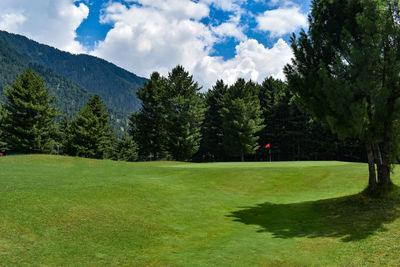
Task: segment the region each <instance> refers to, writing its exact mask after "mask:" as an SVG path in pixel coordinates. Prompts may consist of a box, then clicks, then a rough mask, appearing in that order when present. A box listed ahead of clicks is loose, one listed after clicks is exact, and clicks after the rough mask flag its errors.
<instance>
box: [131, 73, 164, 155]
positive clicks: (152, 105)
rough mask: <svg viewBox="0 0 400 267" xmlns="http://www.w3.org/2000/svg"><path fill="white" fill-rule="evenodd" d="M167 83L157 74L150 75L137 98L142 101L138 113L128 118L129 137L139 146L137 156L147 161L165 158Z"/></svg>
mask: <svg viewBox="0 0 400 267" xmlns="http://www.w3.org/2000/svg"><path fill="white" fill-rule="evenodd" d="M166 86H167V81H166V79H165V78H164V77H162V76H161V75H160V74H159V73H157V72H155V73H153V74H152V75H151V77H150V80H148V81H147V82H146V83H145V84H144V85H143V87H142V88H139V90H138V93H137V96H138V98H139V99H140V100H141V101H142V107H141V109H140V112H135V113H133V114H132V115H131V116H130V118H129V125H130V129H131V130H130V131H131V135H132V136H134V139H135V140H136V142H138V144H139V154H140V155H142V156H144V157H145V158H149V159H162V158H164V157H165V156H166V154H167V151H166V144H167V131H166V120H167V118H166V116H167V114H166V101H167V87H166Z"/></svg>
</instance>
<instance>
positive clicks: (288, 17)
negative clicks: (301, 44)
mask: <svg viewBox="0 0 400 267" xmlns="http://www.w3.org/2000/svg"><path fill="white" fill-rule="evenodd" d="M257 23H258V25H257V27H258V29H259V30H262V31H268V32H270V33H271V35H272V36H273V37H278V36H283V35H285V34H287V33H291V32H294V31H296V30H298V29H299V28H301V27H306V26H307V15H306V14H303V13H302V12H301V10H300V8H299V7H290V8H278V9H274V10H267V11H265V12H264V13H263V14H261V15H260V16H258V17H257Z"/></svg>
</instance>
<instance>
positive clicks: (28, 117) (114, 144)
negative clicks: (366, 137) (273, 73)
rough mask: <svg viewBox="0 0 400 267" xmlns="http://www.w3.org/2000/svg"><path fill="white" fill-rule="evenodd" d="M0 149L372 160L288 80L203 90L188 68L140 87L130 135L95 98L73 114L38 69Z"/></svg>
mask: <svg viewBox="0 0 400 267" xmlns="http://www.w3.org/2000/svg"><path fill="white" fill-rule="evenodd" d="M5 96H6V100H5V101H4V103H2V104H1V113H0V114H1V117H0V121H1V128H0V129H1V130H0V140H1V141H0V147H1V150H2V151H3V152H7V153H53V154H64V155H71V156H81V157H88V158H97V159H112V160H126V161H136V160H141V161H147V160H180V161H195V162H213V161H270V160H272V161H287V160H290V161H292V160H347V161H365V160H366V159H365V158H364V154H365V153H363V152H364V149H363V148H364V147H363V145H362V143H360V141H358V140H356V139H345V140H339V139H338V138H337V137H336V136H335V135H334V134H332V133H330V131H329V130H327V129H324V128H323V127H321V126H320V125H319V124H318V123H317V122H316V121H314V120H313V119H312V117H311V116H310V115H307V113H305V112H303V111H301V110H300V109H299V108H298V106H297V105H296V100H295V98H294V97H293V95H292V94H291V92H290V90H289V89H288V86H287V83H285V82H283V81H281V80H277V79H274V78H272V77H269V78H266V79H265V80H264V82H263V83H262V84H258V83H255V82H252V81H247V82H246V81H245V80H243V79H238V80H237V81H236V83H234V84H233V85H230V86H229V85H227V84H225V83H224V82H223V81H222V80H219V81H217V82H216V84H215V85H214V86H213V88H212V89H210V90H208V91H207V92H205V93H204V92H201V88H200V86H199V85H198V83H197V82H195V81H194V80H193V77H192V75H190V73H189V72H187V71H186V70H185V69H184V68H183V67H182V66H177V67H175V68H174V69H172V70H171V72H170V73H169V75H168V76H167V77H163V76H162V75H160V74H159V73H157V72H155V73H153V74H152V75H151V77H150V79H149V80H148V81H147V82H146V83H145V84H144V86H143V87H141V88H139V90H138V92H137V97H138V99H140V101H141V108H140V109H139V111H137V112H133V113H132V114H131V115H130V116H129V120H128V121H129V128H128V131H127V132H126V133H125V134H124V135H123V136H118V135H117V134H115V130H114V129H113V127H112V126H111V124H110V114H108V113H107V109H106V106H105V104H104V102H103V100H102V99H101V97H100V96H98V95H93V96H92V97H90V98H89V99H88V100H87V101H86V104H85V106H83V107H82V108H80V110H79V111H78V113H77V114H76V115H75V116H73V117H68V116H65V114H64V115H63V116H62V114H61V112H60V108H59V107H58V106H57V103H58V102H57V97H55V96H52V95H51V93H50V91H49V88H48V86H47V85H46V83H45V81H44V79H43V78H42V77H41V76H40V74H38V73H37V72H35V71H33V70H32V69H29V68H28V69H27V70H25V71H23V72H22V73H21V74H20V75H19V76H18V77H17V78H16V79H15V80H14V82H13V83H12V85H11V86H8V87H6V90H5Z"/></svg>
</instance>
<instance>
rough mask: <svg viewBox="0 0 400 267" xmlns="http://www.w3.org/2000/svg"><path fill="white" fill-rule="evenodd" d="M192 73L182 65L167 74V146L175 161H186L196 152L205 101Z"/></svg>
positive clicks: (198, 144)
mask: <svg viewBox="0 0 400 267" xmlns="http://www.w3.org/2000/svg"><path fill="white" fill-rule="evenodd" d="M199 91H200V88H199V86H198V84H197V83H196V82H194V81H193V76H191V75H190V74H189V73H188V72H186V71H185V70H184V68H183V67H182V66H177V67H175V68H174V69H173V70H172V71H171V72H170V73H169V75H168V81H167V95H168V99H167V101H166V105H165V106H166V114H167V120H166V130H167V132H168V135H167V147H168V151H169V152H170V154H171V156H172V157H173V158H174V159H176V160H184V161H187V160H190V159H191V158H192V156H193V155H194V154H195V153H196V152H197V151H198V149H199V146H200V141H201V124H202V123H203V120H204V112H205V104H204V100H203V99H202V97H201V95H200V93H199Z"/></svg>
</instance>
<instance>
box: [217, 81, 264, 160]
mask: <svg viewBox="0 0 400 267" xmlns="http://www.w3.org/2000/svg"><path fill="white" fill-rule="evenodd" d="M222 105H223V108H222V109H221V110H220V114H221V117H222V126H223V130H224V133H223V136H224V139H223V145H224V149H225V151H226V153H227V154H228V155H232V156H236V157H237V156H240V158H241V160H242V161H244V156H245V155H248V154H250V155H252V154H255V152H256V150H257V149H258V148H259V145H258V143H257V140H258V138H259V137H258V136H257V133H258V132H259V131H261V130H262V129H263V128H264V126H263V125H262V123H263V119H262V118H261V114H262V111H261V107H260V102H259V99H258V88H257V86H256V84H255V83H253V82H251V81H250V82H247V83H246V82H245V80H244V79H238V80H237V82H236V83H235V84H234V85H232V86H230V87H229V90H228V91H227V93H226V94H225V96H224V97H223V104H222Z"/></svg>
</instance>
